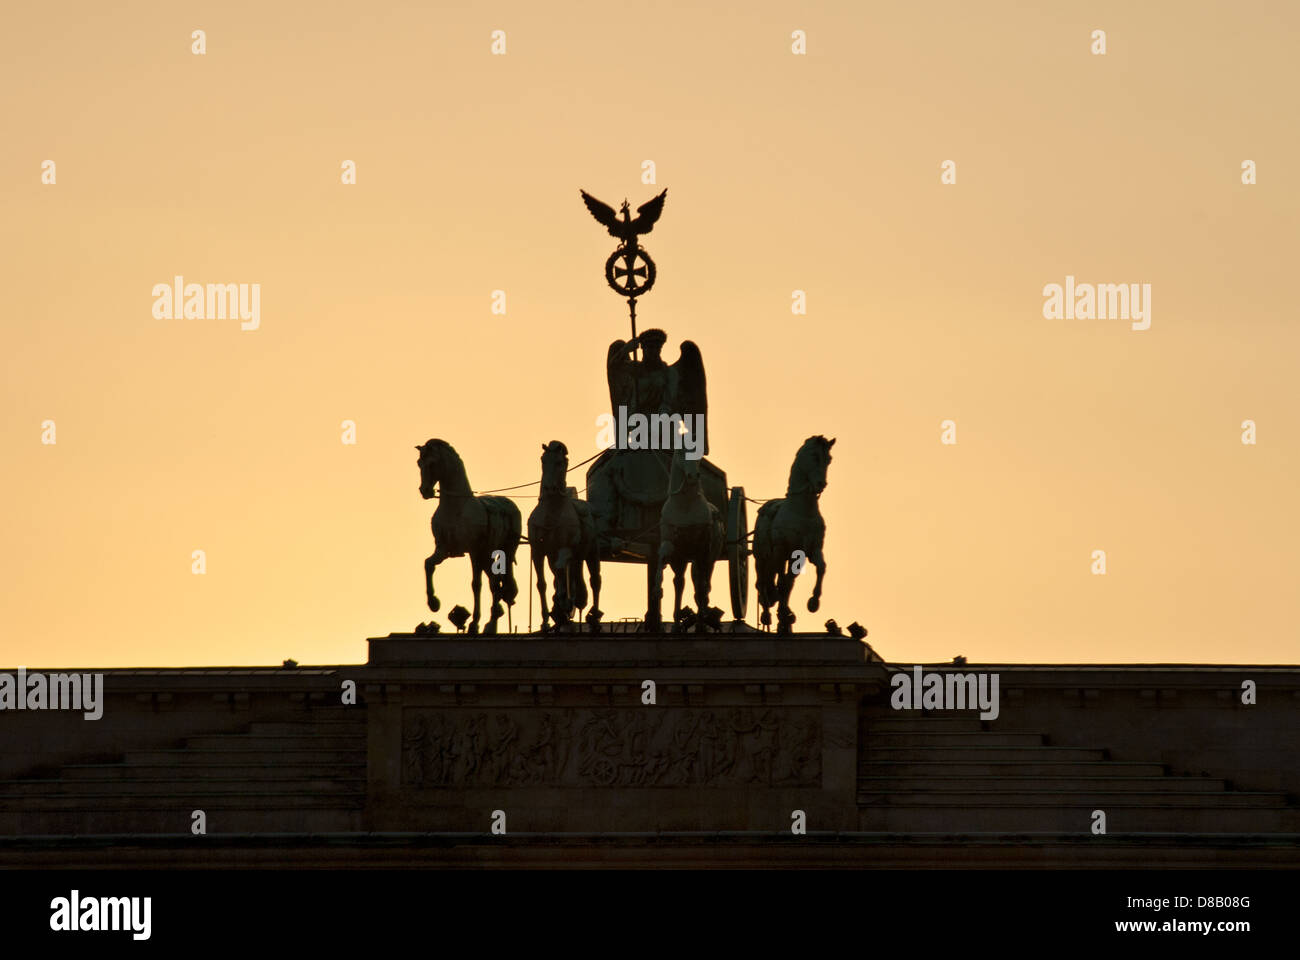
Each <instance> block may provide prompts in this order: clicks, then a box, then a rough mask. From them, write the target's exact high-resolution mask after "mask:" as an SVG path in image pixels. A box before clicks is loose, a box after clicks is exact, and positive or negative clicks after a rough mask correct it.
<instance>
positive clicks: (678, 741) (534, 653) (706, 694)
mask: <svg viewBox="0 0 1300 960" xmlns="http://www.w3.org/2000/svg"><path fill="white" fill-rule="evenodd" d="M369 643H370V658H369V663H368V665H367V667H366V669H365V688H364V696H365V700H366V705H367V712H368V715H369V743H368V755H369V763H368V779H369V790H368V793H369V802H368V804H367V815H368V820H369V824H368V827H369V829H371V830H375V831H413V830H414V831H429V832H438V833H446V832H461V831H464V832H472V833H480V834H481V833H483V832H485V831H489V830H491V829H492V827H493V824H494V822H496V823H500V822H501V820H502V819H504V821H505V829H506V831H507V832H508V833H511V834H515V833H521V832H522V833H532V834H536V833H582V834H592V833H600V834H607V833H608V834H618V833H644V832H655V831H709V832H713V831H731V830H745V831H752V830H761V831H788V830H789V829H790V828H791V825H792V823H793V822H794V819H793V818H794V816H795V811H799V810H801V811H803V813H804V817H805V818H806V824H807V829H808V831H810V832H812V831H826V830H853V829H855V828H856V826H857V818H856V797H855V788H856V776H857V761H858V743H857V736H858V733H857V730H858V713H859V711H858V703H859V700H860V699H861V698H862V697H863V696H864V695H866V694H869V693H877V692H879V691H880V690H881V689H882V684H883V682H884V678H885V671H884V666H883V664H882V663H881V662H880V660H879V658H877V657H876V656H875V655H874V654H873V653H872V651H871V648H870V647H869V646H867V645H866V644H864V643H862V642H860V641H857V640H853V639H851V638H848V637H836V636H830V635H826V634H815V635H795V636H791V637H776V636H773V635H770V634H763V633H726V634H721V635H711V636H702V635H694V634H692V635H690V636H672V635H662V634H636V633H606V634H602V635H598V636H590V635H575V636H545V637H542V636H520V635H507V636H501V637H494V638H485V637H468V636H464V635H455V634H453V635H440V636H434V637H415V636H411V635H396V634H395V635H390V636H388V637H381V638H374V639H371V640H370V641H369ZM498 811H500V812H499V813H498Z"/></svg>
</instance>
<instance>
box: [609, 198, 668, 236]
mask: <svg viewBox="0 0 1300 960" xmlns="http://www.w3.org/2000/svg"><path fill="white" fill-rule="evenodd" d="M666 196H668V191H667V190H664V191H663V192H662V193H660V194H659V196H657V197H655V198H654V199H653V200H647V201H646V202H645V203H643V204H641V206H639V207H637V208H636V213H637V217H636V219H635V220H633V221H632V230H633V232H634V233H649V232H650V231H651V229H653V228H654V225H655V222H656V221H657V220H658V219H659V215H660V214H661V213H663V212H664V198H665V197H666ZM610 212H611V213H612V212H613V211H610Z"/></svg>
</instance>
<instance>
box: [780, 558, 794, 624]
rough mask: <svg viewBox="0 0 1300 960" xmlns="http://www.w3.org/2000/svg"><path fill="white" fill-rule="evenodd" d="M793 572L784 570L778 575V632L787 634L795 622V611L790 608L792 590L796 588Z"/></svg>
mask: <svg viewBox="0 0 1300 960" xmlns="http://www.w3.org/2000/svg"><path fill="white" fill-rule="evenodd" d="M794 577H795V575H794V574H793V573H790V572H788V571H786V570H782V571H781V572H780V573H778V574H777V576H776V590H777V594H778V599H777V608H776V632H777V633H778V634H785V633H789V632H790V627H791V626H792V625H793V624H794V621H795V616H794V612H793V611H792V610H791V609H790V591H791V589H793V588H794Z"/></svg>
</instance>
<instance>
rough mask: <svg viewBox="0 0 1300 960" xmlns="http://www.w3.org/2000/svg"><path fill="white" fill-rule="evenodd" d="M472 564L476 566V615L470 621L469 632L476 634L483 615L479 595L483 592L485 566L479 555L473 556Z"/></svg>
mask: <svg viewBox="0 0 1300 960" xmlns="http://www.w3.org/2000/svg"><path fill="white" fill-rule="evenodd" d="M470 565H471V566H472V567H473V568H474V574H473V580H472V583H473V585H474V616H473V617H471V618H470V621H469V634H470V636H476V635H477V634H478V621H479V617H480V616H481V608H480V606H479V595H480V594H481V593H482V592H483V567H482V565H481V564H480V563H479V561H478V558H477V557H473V558H472V559H471V560H470Z"/></svg>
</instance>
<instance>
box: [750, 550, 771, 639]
mask: <svg viewBox="0 0 1300 960" xmlns="http://www.w3.org/2000/svg"><path fill="white" fill-rule="evenodd" d="M763 557H764V555H763V554H762V553H759V552H757V551H756V552H755V555H754V592H755V593H757V594H758V605H759V606H760V607H762V612H761V613H759V615H758V622H759V624H760V625H761V626H764V627H770V626H771V625H772V594H773V589H772V582H771V577H770V576H769V573H770V571H769V570H768V566H767V562H766V561H765V560H764V559H763Z"/></svg>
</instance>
